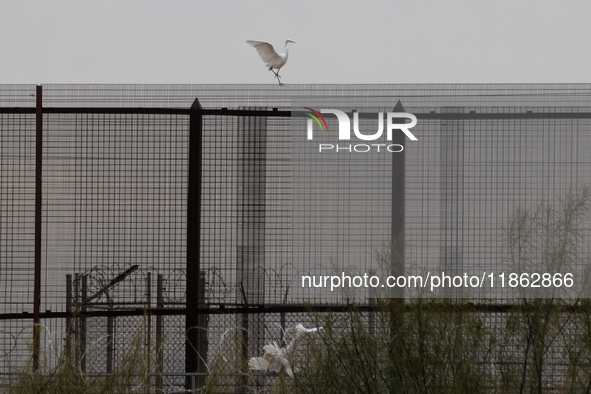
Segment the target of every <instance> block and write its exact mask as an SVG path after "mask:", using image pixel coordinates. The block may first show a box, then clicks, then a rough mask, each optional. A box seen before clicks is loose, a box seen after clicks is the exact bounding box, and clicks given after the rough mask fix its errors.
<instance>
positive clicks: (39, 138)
mask: <svg viewBox="0 0 591 394" xmlns="http://www.w3.org/2000/svg"><path fill="white" fill-rule="evenodd" d="M36 94H37V96H36V110H35V277H34V285H33V369H34V370H37V369H39V349H40V341H41V338H40V336H41V325H40V318H39V309H40V307H41V198H42V196H43V194H42V193H41V186H42V182H41V181H42V172H43V163H42V159H43V87H42V86H41V85H38V86H37V90H36Z"/></svg>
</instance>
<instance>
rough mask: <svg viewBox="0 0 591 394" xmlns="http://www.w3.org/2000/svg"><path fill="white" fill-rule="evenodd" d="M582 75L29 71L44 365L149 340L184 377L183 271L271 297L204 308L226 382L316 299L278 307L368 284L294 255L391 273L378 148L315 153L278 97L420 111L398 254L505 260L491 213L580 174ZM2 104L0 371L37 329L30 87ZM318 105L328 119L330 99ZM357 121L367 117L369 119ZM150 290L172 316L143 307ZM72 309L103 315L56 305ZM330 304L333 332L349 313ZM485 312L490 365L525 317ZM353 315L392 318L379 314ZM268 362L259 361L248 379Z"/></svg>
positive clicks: (154, 362)
mask: <svg viewBox="0 0 591 394" xmlns="http://www.w3.org/2000/svg"><path fill="white" fill-rule="evenodd" d="M590 93H591V89H590V86H589V85H585V84H577V85H297V86H285V87H284V88H281V89H279V88H278V87H277V86H274V85H268V86H267V85H265V86H259V85H157V86H154V85H47V86H44V87H43V111H44V113H43V125H42V126H43V151H42V155H43V173H42V181H43V193H42V201H41V202H42V207H43V209H42V218H41V219H42V220H41V222H42V233H41V240H42V246H41V261H40V263H41V268H42V270H41V294H40V300H41V302H40V304H39V310H40V311H41V313H42V314H43V316H44V317H42V318H41V323H42V324H43V325H44V327H45V330H44V331H43V334H42V336H41V344H40V348H41V349H43V351H42V353H43V354H44V359H43V360H42V361H43V362H44V364H43V365H45V367H46V368H52V367H54V366H56V365H58V364H59V362H60V357H62V355H63V354H64V353H68V352H69V354H70V356H71V357H72V358H73V359H74V361H75V362H76V363H77V365H82V364H83V363H84V370H85V372H86V373H88V374H100V373H106V372H108V371H112V370H113V369H114V368H116V366H117V365H121V363H123V362H124V360H125V357H127V355H128V354H129V353H130V351H133V350H134V344H139V345H138V346H139V347H140V348H141V349H144V351H147V352H148V353H149V354H150V355H149V357H148V365H147V367H146V368H147V369H146V370H147V371H150V372H149V373H154V374H161V377H160V378H157V377H156V376H152V377H151V378H150V379H151V380H150V382H151V383H150V384H151V385H152V386H151V387H157V386H158V387H159V386H167V387H169V391H173V390H177V389H178V390H181V389H182V388H183V387H184V386H185V384H186V380H185V377H184V376H180V375H179V376H175V375H166V373H169V374H173V373H176V372H182V371H185V368H186V364H185V363H186V351H187V350H186V347H185V346H186V341H187V327H186V324H187V323H186V322H187V320H186V316H185V315H187V313H189V315H190V311H189V312H188V311H187V309H186V307H187V304H186V303H187V290H188V289H189V290H191V288H192V287H193V288H196V287H199V288H200V291H203V297H204V298H203V299H202V300H201V302H202V304H201V305H199V306H198V308H197V309H199V308H207V309H208V312H212V311H213V310H214V309H215V308H217V309H218V310H219V311H224V310H225V309H224V308H227V307H240V308H254V307H263V306H270V305H273V306H283V307H285V308H286V309H284V310H285V312H282V313H280V312H277V311H275V312H272V313H270V312H266V311H265V310H264V309H261V313H258V314H257V313H248V314H223V313H222V314H214V313H213V312H212V313H211V314H209V317H208V319H207V320H206V324H207V327H205V329H206V330H207V346H206V349H207V352H206V354H204V355H203V354H200V355H199V356H200V357H203V358H204V363H205V364H206V366H207V368H210V369H211V368H213V366H214V365H215V364H216V363H219V362H222V361H223V364H224V370H225V371H226V372H227V380H226V381H222V380H220V385H226V386H227V387H228V389H229V390H230V389H232V390H234V389H236V388H237V387H241V386H244V385H245V384H246V383H245V382H246V381H245V379H247V377H245V375H244V374H245V373H247V372H248V370H247V369H246V368H245V366H244V362H245V359H247V358H248V357H251V356H261V355H262V349H263V346H264V345H266V344H268V343H269V342H271V341H275V342H277V343H278V344H281V343H285V338H284V336H285V335H286V334H285V333H286V332H287V333H288V337H289V335H293V332H294V331H293V330H294V327H295V326H296V325H297V324H300V323H301V324H304V325H305V326H306V327H315V326H318V325H319V324H320V321H321V320H322V318H324V317H326V316H327V315H322V314H315V315H313V314H307V313H301V312H300V313H295V312H289V309H288V307H294V306H295V307H300V311H301V310H302V309H303V307H304V306H306V305H308V306H322V305H337V306H342V305H346V304H348V303H350V302H354V303H357V304H359V305H366V303H368V302H370V301H369V300H368V298H375V297H378V296H380V294H376V290H372V289H369V288H366V287H359V288H353V287H354V286H353V287H351V288H349V289H341V290H340V291H332V290H331V289H330V288H329V287H330V286H328V287H327V286H319V287H314V286H312V288H303V286H302V285H301V283H302V276H303V275H309V276H313V277H316V278H319V277H322V276H325V275H333V274H339V272H340V271H342V270H341V268H342V267H341V266H339V264H337V263H338V262H341V263H342V264H343V265H344V266H346V267H347V269H349V268H350V267H352V268H351V269H350V270H349V271H347V272H348V273H349V274H351V275H357V274H362V273H371V272H373V273H375V274H376V275H379V276H380V277H381V278H383V277H385V276H386V275H387V274H388V269H389V268H386V270H385V271H384V270H383V267H382V266H381V265H380V261H379V253H380V252H384V250H380V248H383V247H384V244H385V243H388V242H389V241H390V240H391V239H392V232H393V231H392V226H391V222H392V216H393V206H392V193H393V190H394V188H395V186H396V184H395V180H394V179H393V177H392V159H391V158H390V157H389V156H388V155H382V156H379V157H378V156H367V157H360V156H357V157H353V156H354V154H353V153H351V154H350V155H348V156H347V155H346V152H343V154H339V156H332V157H330V158H320V157H319V156H318V155H317V150H314V151H311V150H306V149H307V145H306V143H307V142H306V141H305V130H306V129H305V121H306V119H305V118H299V117H297V116H295V115H294V119H291V118H289V117H286V116H284V115H283V116H273V111H275V112H277V113H279V112H282V111H293V112H292V113H293V114H295V113H296V112H297V111H300V110H301V109H302V107H303V106H304V105H307V106H318V107H317V108H320V107H319V106H321V105H331V106H334V107H335V108H336V107H338V108H344V109H347V111H352V110H358V111H366V112H372V113H373V112H377V111H383V112H387V111H392V108H394V106H395V105H396V103H397V102H398V101H399V100H400V102H401V103H402V104H403V105H404V108H405V110H406V111H407V112H409V113H415V114H419V115H418V116H419V123H418V124H417V126H416V127H415V128H414V129H413V132H416V135H417V136H418V137H419V141H418V142H408V143H406V144H405V156H404V157H405V159H404V160H405V169H404V183H405V185H404V200H405V203H404V215H403V224H404V234H405V241H406V243H407V245H406V247H405V249H404V253H405V260H406V267H405V268H406V273H407V274H417V275H418V274H422V273H424V271H429V270H430V271H433V272H435V271H446V272H449V273H450V274H456V273H457V274H462V273H464V272H468V273H470V275H471V274H472V273H474V274H476V273H481V272H487V273H493V272H495V273H496V272H500V271H503V272H504V271H507V272H508V271H509V270H510V269H511V268H512V267H511V262H512V261H511V260H509V259H508V258H507V251H508V249H509V246H508V244H507V241H506V239H504V238H503V237H504V234H505V231H506V230H505V229H504V227H503V226H506V223H507V220H508V219H510V217H511V215H513V214H514V212H515V211H516V210H517V208H518V207H528V208H532V207H535V206H536V204H539V203H540V202H545V203H547V204H548V206H549V207H554V208H556V209H559V208H560V204H561V202H562V201H564V198H565V195H566V194H567V193H568V191H569V190H576V189H577V188H581V187H584V186H585V185H589V184H591V168H589V166H590V165H591V164H590V163H591V153H590V152H591V150H590V149H589V147H590V146H591V140H590V138H591V137H590V135H591V134H590V133H589V130H590V128H591V117H590V116H589V113H591V102H590ZM196 98H198V100H199V103H200V104H201V106H202V107H203V108H204V109H212V110H217V112H216V113H215V114H204V115H200V116H202V130H201V133H202V134H201V142H202V151H201V154H202V156H201V165H202V170H201V173H200V177H201V178H200V182H201V184H200V192H201V195H200V197H201V200H200V206H199V207H200V214H201V216H200V239H199V240H195V239H192V240H189V239H188V238H187V227H188V225H187V220H188V219H187V215H188V205H189V204H191V201H189V199H188V194H189V184H188V183H189V178H190V169H189V164H190V163H189V161H190V149H189V144H190V129H191V121H190V117H191V116H193V115H191V111H190V110H189V108H190V107H191V106H192V105H193V104H194V100H195V99H196ZM0 105H1V107H0V112H1V113H0V164H1V166H0V349H1V350H0V351H1V352H2V354H3V355H4V357H2V360H0V371H5V372H10V371H12V370H14V368H16V367H15V366H19V365H20V366H22V365H24V364H26V363H28V362H30V354H31V351H30V350H31V349H30V345H31V340H32V338H33V334H32V316H31V312H33V307H34V300H33V291H34V290H33V287H34V282H33V279H34V278H33V276H34V275H33V273H34V260H35V243H34V241H35V237H34V226H35V176H36V173H35V142H36V140H35V127H36V118H35V89H34V87H33V86H3V87H0ZM227 110H229V111H232V110H240V111H245V113H246V112H249V111H250V112H249V115H248V116H237V115H236V114H232V115H228V114H224V111H227ZM255 111H262V112H261V113H263V112H264V113H265V115H264V116H262V115H257V114H256V113H255ZM327 120H328V127H329V128H330V130H336V129H337V123H336V119H334V118H332V119H329V118H328V117H327ZM298 122H300V123H298ZM299 125H303V126H302V127H300V126H299ZM361 127H362V128H363V129H364V130H368V129H371V128H372V127H374V120H373V119H370V120H362V121H361ZM316 135H319V134H316ZM324 137H326V136H324ZM315 138H316V137H315ZM318 138H320V137H318ZM351 180H356V181H355V182H353V181H351ZM588 221H589V218H588V217H584V218H581V219H580V220H579V221H578V222H577V229H580V230H581V232H580V238H578V241H577V246H576V247H575V248H574V249H573V250H572V251H570V252H569V253H570V255H569V256H570V257H569V258H570V259H571V260H572V261H574V262H576V261H578V262H579V263H577V264H574V265H573V267H572V272H573V273H575V274H576V275H577V277H584V275H585V274H586V273H587V271H586V265H585V263H584V262H586V261H587V260H586V259H587V256H588V252H589V246H590V245H589V239H588V238H587V235H588V234H587V233H588V229H589V228H590V227H589V223H588ZM195 243H198V244H199V247H200V250H199V262H200V270H201V271H202V272H203V274H204V275H205V285H206V286H205V288H204V289H203V288H202V287H201V285H199V284H198V283H196V282H197V280H196V278H191V279H194V280H195V281H194V282H190V281H189V283H188V282H187V281H188V279H187V250H188V248H191V247H192V246H194V245H195ZM540 250H544V249H543V248H541V249H540ZM532 256H533V257H531V256H530V257H531V258H532V259H534V258H537V257H538V256H537V255H535V253H534V252H533V251H532ZM333 263H335V264H333ZM382 263H383V262H382ZM331 264H332V265H331ZM136 265H137V266H138V267H137V270H136V271H134V272H133V273H132V274H130V275H129V276H127V277H125V278H123V279H122V280H120V281H119V282H117V283H116V284H114V285H110V283H111V281H113V280H114V279H115V278H117V277H118V276H119V275H121V274H122V273H124V272H126V270H128V269H130V267H134V266H136ZM382 265H383V264H382ZM381 269H382V271H380V270H381ZM333 271H334V272H333ZM419 291H420V289H419V290H416V291H414V290H408V289H407V290H406V293H405V295H406V296H407V297H413V296H417V293H418V292H419ZM446 295H447V296H450V297H454V298H457V297H470V298H471V299H472V301H473V302H475V303H476V304H478V305H486V304H487V303H492V304H495V305H497V304H503V303H504V304H511V303H513V302H514V301H515V300H516V299H518V297H519V296H520V294H519V293H518V292H516V291H506V290H498V289H495V290H494V291H486V292H485V291H479V290H475V291H473V292H471V293H469V294H465V293H462V292H459V291H456V292H451V293H447V294H446ZM89 298H91V300H89ZM166 309H169V310H172V309H175V311H174V313H176V315H170V316H169V315H152V314H151V313H152V312H154V311H156V310H166ZM277 310H279V309H277ZM76 311H77V312H88V313H91V312H92V313H98V314H102V315H101V316H97V315H96V314H95V315H88V316H87V317H80V316H78V317H75V318H73V317H69V318H66V314H69V313H72V312H76ZM138 311H146V313H145V316H144V315H143V313H139V312H138ZM23 312H27V313H28V314H27V315H26V316H17V314H21V315H22V313H23ZM110 312H117V313H113V314H112V315H111V316H109V313H110ZM126 312H129V315H128V316H125V313H126ZM249 312H252V311H249ZM60 313H61V314H62V315H58V314H60ZM171 313H172V312H171ZM339 316H340V317H339V318H340V319H343V323H342V326H343V327H344V328H343V332H346V329H345V328H346V326H347V322H346V319H347V316H346V314H342V315H339ZM372 316H373V317H372ZM479 316H480V317H481V318H482V320H483V322H484V323H483V324H484V326H486V327H487V330H490V332H493V333H495V336H496V338H497V340H499V341H501V342H502V343H503V346H502V347H498V348H496V350H495V352H497V353H495V355H494V357H491V358H490V360H489V361H490V362H491V364H490V365H491V366H490V368H489V369H490V370H493V371H496V369H495V368H500V367H498V365H504V364H502V363H501V362H500V361H499V360H510V361H511V362H512V363H519V362H521V360H522V359H524V357H525V356H523V354H522V353H523V352H524V349H523V346H524V344H523V341H522V338H520V337H519V335H518V334H514V333H513V331H511V330H509V329H507V327H508V325H510V323H511V321H512V320H511V316H512V315H510V314H507V313H496V312H490V313H482V314H481V315H479ZM564 316H565V317H564V319H568V321H565V323H564V324H562V325H560V327H562V328H561V331H560V335H561V337H560V338H559V336H558V334H557V336H556V338H555V339H554V340H553V341H552V343H550V344H548V346H547V353H546V354H547V357H546V359H545V361H544V368H545V371H546V370H547V372H545V373H544V376H545V377H544V379H546V380H547V382H546V381H545V383H544V385H545V386H544V387H547V388H551V387H554V388H556V387H558V386H559V385H560V382H561V381H562V380H564V378H565V376H566V374H567V369H568V368H567V366H566V364H565V362H564V359H565V357H566V353H565V352H566V351H567V349H568V347H569V346H570V345H569V342H568V341H566V340H565V338H568V337H569V336H571V335H576V332H577V327H580V326H581V324H584V322H581V321H580V320H577V319H575V318H573V317H572V316H571V315H569V314H565V315H564ZM317 319H318V320H317ZM363 319H365V320H364V321H365V322H366V323H365V324H366V325H367V326H368V327H372V326H373V328H372V330H374V331H375V332H380V330H382V332H385V334H388V335H389V334H391V333H389V332H388V328H387V327H385V326H384V325H382V326H380V323H379V321H378V322H376V321H375V314H374V315H372V314H371V313H369V312H367V313H365V312H364V315H363ZM372 319H373V320H372ZM560 319H561V318H559V320H560ZM372 322H373V323H372ZM511 324H512V323H511ZM68 327H70V329H71V335H70V336H68V335H67V330H68ZM199 329H204V328H203V327H201V328H199ZM384 330H385V331H384ZM409 335H410V334H409ZM193 345H194V344H191V346H193ZM81 349H82V350H81ZM503 352H504V353H503ZM522 356H523V357H522ZM220 360H221V361H220ZM228 366H231V367H228ZM207 368H206V369H207ZM200 372H204V373H206V372H207V370H206V371H200ZM496 373H498V374H502V373H503V371H501V370H498V371H497V372H496ZM162 374H164V375H162ZM493 375H494V374H493ZM493 375H491V376H489V378H490V379H491V381H494V376H496V375H494V376H493ZM276 378H277V377H276V376H275V375H272V374H270V375H269V374H267V375H264V376H263V375H261V376H257V378H256V379H258V380H256V379H255V380H254V381H252V382H249V383H248V385H254V386H255V387H256V385H261V386H265V385H270V384H273V382H274V381H275V380H276ZM157 379H163V381H160V382H158V381H157ZM220 379H221V378H220ZM249 379H250V378H249Z"/></svg>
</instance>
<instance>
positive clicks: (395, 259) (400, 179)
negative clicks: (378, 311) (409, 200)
mask: <svg viewBox="0 0 591 394" xmlns="http://www.w3.org/2000/svg"><path fill="white" fill-rule="evenodd" d="M394 112H405V109H404V107H403V106H402V103H401V102H400V101H398V103H397V104H396V106H395V107H394ZM392 122H393V123H404V119H393V121H392ZM405 138H406V136H405V134H404V133H402V132H397V133H393V135H392V143H393V144H398V145H401V146H403V147H404V146H405ZM391 156H392V213H391V214H392V224H391V237H392V245H391V246H392V247H395V246H398V244H399V242H398V241H401V239H400V238H401V237H402V236H403V235H404V194H405V190H404V189H405V184H404V183H405V176H404V166H405V158H404V149H403V150H402V152H399V153H396V154H393V155H391ZM390 252H391V256H390V275H392V276H396V277H398V276H400V275H404V250H402V251H400V253H398V252H399V251H397V250H393V249H391V251H390ZM392 296H393V297H394V298H403V297H404V290H403V289H401V288H396V290H395V291H394V294H392Z"/></svg>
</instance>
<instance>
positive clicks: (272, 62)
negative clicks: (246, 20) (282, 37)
mask: <svg viewBox="0 0 591 394" xmlns="http://www.w3.org/2000/svg"><path fill="white" fill-rule="evenodd" d="M246 42H247V43H248V44H249V45H252V46H253V47H255V48H256V50H257V52H258V53H259V56H260V57H261V59H263V61H264V62H265V63H267V67H269V71H273V73H274V74H275V78H277V82H279V86H283V84H282V83H281V77H280V76H279V70H280V69H281V67H283V66H285V63H287V57H288V56H289V51H288V50H287V44H289V43H290V42H291V43H293V44H295V42H293V41H292V40H286V41H285V53H277V52H276V51H275V48H273V45H271V44H269V43H268V42H264V41H252V40H248V41H246ZM273 69H275V70H277V71H275V70H273Z"/></svg>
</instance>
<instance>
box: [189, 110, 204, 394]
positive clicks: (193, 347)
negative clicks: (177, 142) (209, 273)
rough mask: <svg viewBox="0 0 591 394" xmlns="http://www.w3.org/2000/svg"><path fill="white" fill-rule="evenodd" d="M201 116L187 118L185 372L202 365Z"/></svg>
mask: <svg viewBox="0 0 591 394" xmlns="http://www.w3.org/2000/svg"><path fill="white" fill-rule="evenodd" d="M191 109H192V110H200V109H201V104H199V100H198V99H195V101H194V102H193V105H192V106H191ZM202 127H203V116H202V115H201V114H199V113H191V115H190V117H189V171H188V175H189V176H188V196H187V269H186V272H187V282H186V289H187V299H186V310H187V316H186V326H185V327H186V333H187V339H186V341H185V372H188V373H193V372H204V371H205V363H204V360H202V359H200V357H199V354H198V353H197V348H198V342H199V331H200V330H199V315H198V310H199V307H200V305H201V300H200V299H199V298H200V297H199V296H200V293H201V292H200V280H199V275H200V272H201V268H200V264H201V262H200V250H201V248H200V247H201V245H200V242H201V181H202V177H201V171H202V158H203V156H202V155H203V153H202V144H203V143H202V135H203V130H202ZM185 387H186V388H190V387H191V379H190V378H189V377H187V378H186V380H185Z"/></svg>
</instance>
